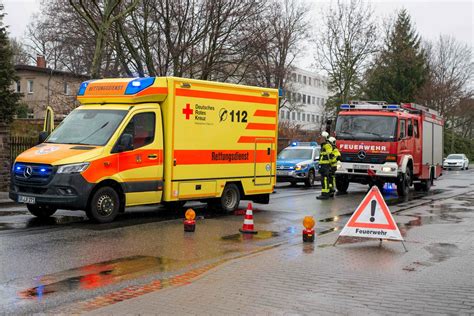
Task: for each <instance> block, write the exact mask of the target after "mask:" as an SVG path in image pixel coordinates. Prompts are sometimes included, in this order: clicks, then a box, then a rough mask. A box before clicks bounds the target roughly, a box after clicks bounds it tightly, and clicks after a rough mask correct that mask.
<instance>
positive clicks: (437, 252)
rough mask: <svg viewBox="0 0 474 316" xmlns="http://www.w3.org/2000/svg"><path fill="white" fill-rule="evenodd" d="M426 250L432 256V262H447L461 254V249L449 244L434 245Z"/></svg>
mask: <svg viewBox="0 0 474 316" xmlns="http://www.w3.org/2000/svg"><path fill="white" fill-rule="evenodd" d="M425 249H426V250H428V252H429V253H430V254H431V258H430V260H431V261H434V262H442V261H446V260H448V259H450V258H452V257H453V256H455V255H456V254H457V253H458V252H459V248H458V247H457V246H456V245H455V244H449V243H433V244H431V245H429V246H427V247H425Z"/></svg>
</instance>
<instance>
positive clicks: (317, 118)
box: [316, 115, 319, 123]
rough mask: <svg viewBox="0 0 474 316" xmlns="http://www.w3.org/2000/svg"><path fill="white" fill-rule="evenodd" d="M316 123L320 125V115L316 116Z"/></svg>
mask: <svg viewBox="0 0 474 316" xmlns="http://www.w3.org/2000/svg"><path fill="white" fill-rule="evenodd" d="M316 122H318V123H319V115H316Z"/></svg>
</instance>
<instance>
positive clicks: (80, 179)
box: [10, 77, 278, 223]
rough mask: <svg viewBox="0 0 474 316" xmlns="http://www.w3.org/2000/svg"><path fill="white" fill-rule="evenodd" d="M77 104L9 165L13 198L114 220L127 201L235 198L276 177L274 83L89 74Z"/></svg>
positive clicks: (226, 201)
mask: <svg viewBox="0 0 474 316" xmlns="http://www.w3.org/2000/svg"><path fill="white" fill-rule="evenodd" d="M77 99H78V100H79V101H80V103H81V104H82V105H81V106H80V107H78V108H77V109H75V110H74V111H73V112H71V113H70V114H69V115H68V116H67V117H66V118H65V119H64V121H63V122H62V123H61V124H60V125H59V126H58V127H57V128H56V129H55V130H54V131H53V132H52V134H51V135H50V136H49V137H48V138H47V139H46V141H44V142H43V143H41V144H39V145H37V146H35V147H33V148H31V149H29V150H27V151H25V152H23V153H22V154H21V155H19V156H18V157H17V159H16V161H15V163H14V164H13V166H12V175H11V186H10V198H11V199H13V200H15V201H17V202H20V203H26V205H27V207H28V210H29V211H30V212H31V213H32V214H33V215H35V216H38V217H48V216H51V215H52V214H54V212H55V211H56V210H57V209H58V208H61V209H68V210H85V211H86V213H87V216H88V217H89V218H91V219H93V220H95V221H97V222H101V223H103V222H110V221H112V220H114V219H115V217H116V216H117V214H119V213H120V212H124V210H125V207H127V206H136V205H145V204H157V203H162V204H165V205H167V206H169V207H181V206H183V205H184V203H185V202H186V201H190V200H198V201H203V202H207V203H208V204H209V205H212V206H213V207H218V208H220V209H222V210H224V211H233V210H235V209H236V208H237V207H238V205H239V202H240V200H241V199H248V200H253V201H254V202H257V203H268V202H269V196H270V193H271V192H272V191H273V187H274V184H275V166H276V144H277V131H278V90H275V89H266V88H258V87H251V86H242V85H235V84H226V83H217V82H209V81H202V80H192V79H184V78H176V77H148V78H128V79H123V78H121V79H100V80H90V81H87V82H84V83H82V84H81V86H80V89H79V92H78V95H77Z"/></svg>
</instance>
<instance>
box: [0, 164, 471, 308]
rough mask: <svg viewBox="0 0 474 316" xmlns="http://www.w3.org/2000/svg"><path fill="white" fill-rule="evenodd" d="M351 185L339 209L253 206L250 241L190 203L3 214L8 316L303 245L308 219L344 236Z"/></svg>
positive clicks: (297, 198)
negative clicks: (107, 214)
mask: <svg viewBox="0 0 474 316" xmlns="http://www.w3.org/2000/svg"><path fill="white" fill-rule="evenodd" d="M473 175H474V172H473V170H472V169H471V170H469V171H451V172H445V174H444V176H443V177H442V179H441V180H438V181H437V182H436V185H435V186H433V187H432V189H431V191H430V192H429V193H428V194H426V193H423V194H422V193H416V192H413V191H412V192H411V194H410V196H409V197H408V198H406V199H399V198H398V197H397V195H396V191H386V192H385V193H384V195H385V199H386V201H387V203H388V205H389V206H397V207H400V206H402V207H407V208H408V207H410V206H411V205H413V204H414V203H417V201H419V200H423V199H427V198H436V197H437V196H443V195H446V194H450V195H455V194H456V192H457V191H461V190H465V189H466V188H469V187H471V188H473V189H474V177H473ZM367 188H368V187H367V186H362V185H354V184H351V187H350V188H349V194H348V195H344V196H338V197H336V198H335V199H334V200H331V201H319V200H316V199H315V197H316V195H317V194H318V193H319V189H320V187H319V186H315V187H313V188H305V187H304V186H297V187H291V186H289V185H286V184H279V185H278V187H277V188H276V191H275V193H274V194H273V195H272V197H271V203H270V204H269V205H260V204H254V220H255V225H256V229H257V230H258V231H259V234H258V235H256V236H254V237H253V239H252V240H243V239H242V237H241V235H240V234H239V232H238V229H239V228H240V227H241V225H242V222H243V215H242V214H243V210H244V209H245V208H246V206H247V202H246V201H243V202H242V203H241V205H240V206H241V209H242V211H240V212H239V211H238V212H236V213H234V214H216V213H214V212H211V211H210V210H208V209H207V207H206V205H205V204H200V203H188V204H187V205H186V206H185V208H184V209H181V210H177V211H175V212H166V211H165V210H164V209H162V208H160V207H158V206H152V207H136V208H132V209H129V210H127V212H126V213H125V214H123V215H121V216H119V217H118V218H117V220H116V221H115V222H114V223H111V224H102V225H98V224H94V223H91V222H89V220H88V219H87V218H86V217H85V214H84V213H83V212H71V211H58V212H57V213H56V214H55V215H54V217H52V218H51V219H49V220H46V221H44V220H38V219H37V218H34V217H33V216H31V215H29V213H28V211H27V210H26V208H25V207H24V206H21V205H20V206H12V207H3V208H0V267H1V268H0V269H1V274H0V310H1V311H3V312H6V313H11V312H13V313H25V312H42V311H48V310H51V309H55V308H57V307H58V306H64V305H68V304H69V305H70V304H74V302H78V301H81V300H84V299H88V298H91V297H95V296H97V295H100V294H104V293H108V292H111V291H115V290H118V289H121V288H124V287H125V286H129V285H140V284H143V283H146V282H149V281H150V280H154V279H166V278H168V277H170V276H172V275H175V274H177V273H182V272H183V271H189V270H192V269H195V268H198V267H200V266H202V265H204V264H209V263H213V262H217V261H219V260H222V259H225V258H235V257H239V256H242V255H245V254H249V253H252V252H254V251H258V250H261V249H264V248H265V247H269V246H273V245H278V244H281V243H286V242H290V241H291V240H295V239H296V238H297V237H298V236H299V235H300V234H301V229H302V226H301V221H302V219H303V217H304V216H305V215H313V216H314V217H315V219H316V220H317V227H316V230H317V232H318V234H323V233H329V232H332V231H334V230H337V229H340V228H341V227H342V226H343V225H344V219H347V218H348V215H349V214H351V213H352V212H353V211H354V209H355V208H356V207H357V205H358V204H359V202H360V200H361V199H362V197H363V196H364V195H365V193H366V191H367ZM190 206H192V207H193V208H195V210H196V211H197V214H198V221H197V228H196V232H195V233H194V234H193V233H184V232H183V225H182V215H183V214H184V211H185V209H186V208H188V207H190Z"/></svg>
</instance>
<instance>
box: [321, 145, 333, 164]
mask: <svg viewBox="0 0 474 316" xmlns="http://www.w3.org/2000/svg"><path fill="white" fill-rule="evenodd" d="M331 156H332V146H331V144H329V143H328V142H324V143H323V144H322V145H321V152H320V153H319V164H320V165H330V164H331Z"/></svg>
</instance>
